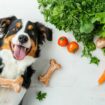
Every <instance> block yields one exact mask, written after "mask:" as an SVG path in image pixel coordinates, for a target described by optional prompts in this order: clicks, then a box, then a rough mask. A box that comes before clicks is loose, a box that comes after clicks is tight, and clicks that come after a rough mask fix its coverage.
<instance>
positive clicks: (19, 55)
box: [1, 17, 52, 60]
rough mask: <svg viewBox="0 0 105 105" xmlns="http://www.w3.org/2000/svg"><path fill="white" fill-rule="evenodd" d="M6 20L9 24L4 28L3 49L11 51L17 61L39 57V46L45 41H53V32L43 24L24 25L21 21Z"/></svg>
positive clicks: (29, 23)
mask: <svg viewBox="0 0 105 105" xmlns="http://www.w3.org/2000/svg"><path fill="white" fill-rule="evenodd" d="M12 18H13V17H11V18H6V19H7V20H8V22H9V24H8V25H7V26H6V27H4V29H3V31H4V30H6V31H4V32H5V33H4V32H3V33H4V34H3V44H2V47H1V48H2V49H8V50H11V52H12V55H13V57H14V58H15V59H17V60H23V59H24V58H25V57H26V56H33V57H38V55H39V51H40V49H39V45H40V44H43V42H44V41H45V39H47V40H48V41H51V40H52V30H51V29H50V28H48V27H46V26H44V25H43V24H41V23H39V22H36V23H33V22H30V21H28V22H27V23H25V24H24V23H22V20H21V19H16V18H15V19H14V20H13V19H12Z"/></svg>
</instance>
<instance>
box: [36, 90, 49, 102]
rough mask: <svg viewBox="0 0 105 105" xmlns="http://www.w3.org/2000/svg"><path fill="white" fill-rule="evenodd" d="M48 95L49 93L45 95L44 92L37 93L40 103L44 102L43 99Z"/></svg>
mask: <svg viewBox="0 0 105 105" xmlns="http://www.w3.org/2000/svg"><path fill="white" fill-rule="evenodd" d="M46 95H47V93H43V92H41V91H39V92H38V93H37V97H36V99H38V100H39V101H43V99H45V98H46Z"/></svg>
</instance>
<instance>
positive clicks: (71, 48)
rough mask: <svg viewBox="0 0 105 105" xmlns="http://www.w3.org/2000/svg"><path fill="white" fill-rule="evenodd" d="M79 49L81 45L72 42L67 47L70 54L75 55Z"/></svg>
mask: <svg viewBox="0 0 105 105" xmlns="http://www.w3.org/2000/svg"><path fill="white" fill-rule="evenodd" d="M78 49H79V45H78V43H77V42H75V41H72V42H70V43H69V44H68V45H67V50H68V51H69V52H70V53H75V52H76V51H77V50H78Z"/></svg>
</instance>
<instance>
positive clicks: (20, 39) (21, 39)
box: [18, 35, 28, 43]
mask: <svg viewBox="0 0 105 105" xmlns="http://www.w3.org/2000/svg"><path fill="white" fill-rule="evenodd" d="M18 39H19V42H20V43H26V42H27V41H28V37H27V36H25V35H21V36H19V38H18Z"/></svg>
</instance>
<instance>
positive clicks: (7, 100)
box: [0, 16, 52, 105]
mask: <svg viewBox="0 0 105 105" xmlns="http://www.w3.org/2000/svg"><path fill="white" fill-rule="evenodd" d="M7 20H8V21H9V23H8V24H7V23H6V21H7ZM17 21H21V22H22V20H21V19H17V18H16V17H15V16H13V17H8V18H3V19H0V32H1V33H0V42H1V43H0V46H2V45H3V38H4V37H8V36H10V35H14V34H16V35H15V37H14V38H13V39H12V43H13V44H19V40H18V38H19V36H21V35H24V36H26V37H27V38H28V41H27V42H26V43H23V44H22V46H24V47H26V48H30V47H31V41H30V40H31V39H32V40H34V42H35V43H37V47H38V48H37V51H36V52H35V56H34V57H32V56H26V57H25V58H24V59H23V60H17V59H15V58H14V57H13V54H12V52H11V50H8V49H1V50H0V61H1V62H2V65H0V76H3V77H5V78H8V79H15V78H17V77H18V76H22V77H23V79H24V82H23V84H22V89H21V91H20V93H15V92H14V91H12V90H10V89H6V88H1V87H0V105H18V104H17V102H19V101H20V100H22V98H23V96H24V94H25V93H26V91H27V89H28V88H29V86H30V83H31V77H32V74H33V73H34V70H33V69H32V67H31V65H32V64H33V63H34V62H35V61H36V59H37V58H38V57H39V53H40V47H39V45H41V44H43V42H44V41H45V39H47V40H49V41H51V40H52V30H51V29H49V28H48V27H46V26H44V25H43V24H41V23H39V22H36V23H33V22H31V21H28V22H25V23H23V25H22V27H21V28H20V29H16V30H15V32H14V31H12V29H13V28H16V27H15V26H16V25H15V24H16V22H17ZM3 22H4V23H3ZM29 24H31V25H32V26H33V30H31V31H29V30H27V29H26V27H27V25H29Z"/></svg>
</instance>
